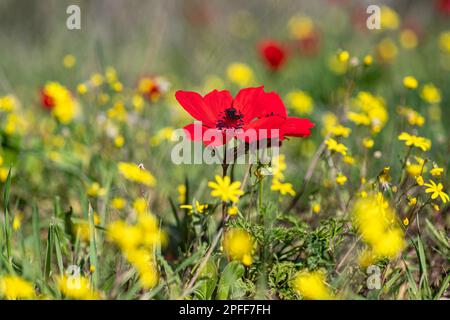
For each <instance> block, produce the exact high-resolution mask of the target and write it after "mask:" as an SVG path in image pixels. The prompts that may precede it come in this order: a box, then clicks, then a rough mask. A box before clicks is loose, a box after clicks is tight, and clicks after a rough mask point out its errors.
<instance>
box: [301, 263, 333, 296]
mask: <svg viewBox="0 0 450 320" xmlns="http://www.w3.org/2000/svg"><path fill="white" fill-rule="evenodd" d="M325 278H326V275H325V273H324V272H321V271H308V270H302V271H300V272H298V273H297V274H296V275H295V277H294V279H293V281H292V287H293V288H294V290H295V291H296V292H297V293H298V294H299V295H300V296H301V297H302V298H303V299H308V300H332V299H334V296H333V294H332V292H331V290H330V288H329V287H328V285H327V283H326V279H325Z"/></svg>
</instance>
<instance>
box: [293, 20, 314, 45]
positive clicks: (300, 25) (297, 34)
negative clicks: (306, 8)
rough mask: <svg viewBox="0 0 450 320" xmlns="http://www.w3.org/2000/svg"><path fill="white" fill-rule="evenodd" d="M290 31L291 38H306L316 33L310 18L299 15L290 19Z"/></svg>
mask: <svg viewBox="0 0 450 320" xmlns="http://www.w3.org/2000/svg"><path fill="white" fill-rule="evenodd" d="M288 29H289V34H290V36H291V38H294V39H302V38H306V37H308V36H309V35H311V33H312V32H313V31H314V22H313V20H312V19H311V18H310V17H307V16H304V15H301V14H298V15H295V16H293V17H292V18H290V19H289V21H288Z"/></svg>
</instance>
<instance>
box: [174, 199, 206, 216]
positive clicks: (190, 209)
mask: <svg viewBox="0 0 450 320" xmlns="http://www.w3.org/2000/svg"><path fill="white" fill-rule="evenodd" d="M180 208H181V209H188V213H189V214H193V213H194V212H197V213H203V212H204V211H205V210H206V209H207V208H208V205H207V204H201V203H200V202H199V201H197V200H196V201H195V205H194V206H193V205H191V204H183V205H181V206H180Z"/></svg>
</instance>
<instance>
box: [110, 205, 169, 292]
mask: <svg viewBox="0 0 450 320" xmlns="http://www.w3.org/2000/svg"><path fill="white" fill-rule="evenodd" d="M136 211H137V219H136V223H135V224H129V223H127V222H124V221H122V220H118V221H114V222H112V223H110V224H109V225H108V227H107V238H108V240H109V241H111V242H113V243H115V244H116V245H117V247H119V249H120V250H121V252H122V254H123V256H124V257H125V258H126V259H127V261H128V262H129V263H130V264H131V265H132V266H133V267H134V268H135V269H136V270H137V271H138V273H139V281H140V283H141V285H142V287H143V288H144V289H151V288H153V287H154V286H155V285H156V284H157V283H158V270H157V266H156V262H155V261H154V260H155V259H154V252H155V248H156V247H158V246H161V245H164V244H165V243H166V235H165V233H164V232H163V231H162V230H160V228H159V225H158V220H157V219H156V217H155V216H153V215H152V214H151V213H150V212H149V211H148V210H145V209H144V210H136Z"/></svg>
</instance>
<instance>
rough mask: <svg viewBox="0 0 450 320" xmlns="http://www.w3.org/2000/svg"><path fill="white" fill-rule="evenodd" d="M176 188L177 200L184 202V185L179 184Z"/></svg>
mask: <svg viewBox="0 0 450 320" xmlns="http://www.w3.org/2000/svg"><path fill="white" fill-rule="evenodd" d="M177 190H178V202H179V203H185V202H186V185H184V184H179V185H178V187H177Z"/></svg>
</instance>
